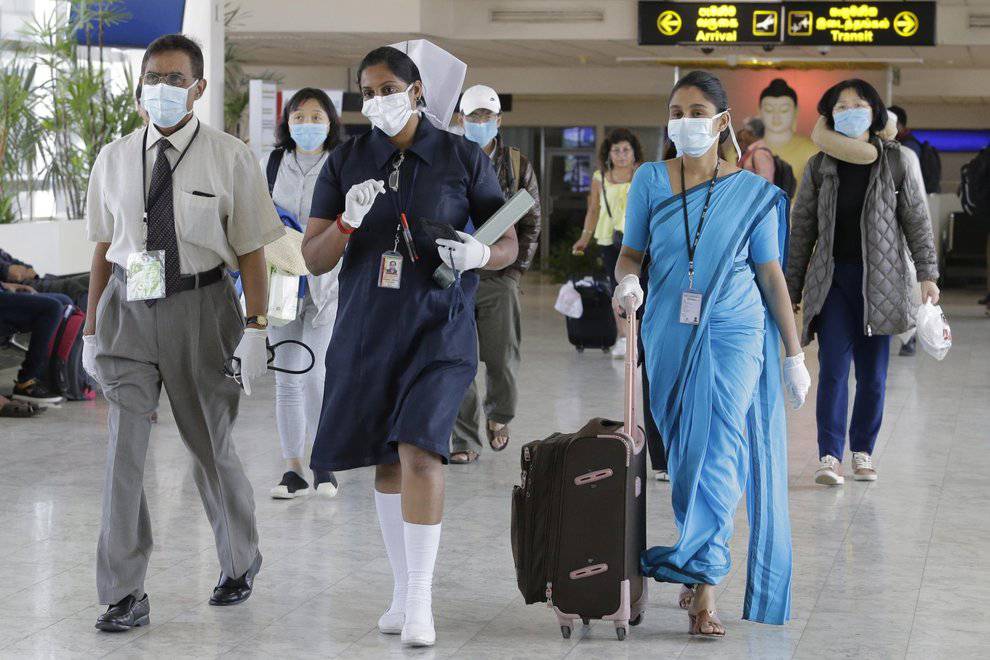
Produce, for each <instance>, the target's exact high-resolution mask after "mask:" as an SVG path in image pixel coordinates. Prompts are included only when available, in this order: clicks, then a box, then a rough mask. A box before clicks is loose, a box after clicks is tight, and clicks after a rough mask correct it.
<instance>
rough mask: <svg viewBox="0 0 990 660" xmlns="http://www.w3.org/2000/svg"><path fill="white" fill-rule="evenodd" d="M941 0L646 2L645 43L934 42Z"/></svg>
mask: <svg viewBox="0 0 990 660" xmlns="http://www.w3.org/2000/svg"><path fill="white" fill-rule="evenodd" d="M935 5H936V3H935V2H783V3H780V2H778V3H763V2H734V3H716V2H640V3H639V44H640V45H641V46H670V45H677V44H684V45H702V46H708V45H711V46H717V45H734V44H762V45H766V44H775V45H778V44H779V45H786V46H934V45H935Z"/></svg>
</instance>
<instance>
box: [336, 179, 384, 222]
mask: <svg viewBox="0 0 990 660" xmlns="http://www.w3.org/2000/svg"><path fill="white" fill-rule="evenodd" d="M383 192H385V182H384V181H378V180H376V179H368V180H367V181H362V182H361V183H355V184H354V185H353V186H351V189H350V190H348V191H347V195H346V196H345V197H344V214H343V216H342V217H341V220H342V221H343V222H344V223H345V224H346V225H347V226H348V227H351V228H352V229H357V228H358V227H360V226H361V223H362V222H364V216H366V215H367V214H368V211H370V210H371V205H372V204H374V203H375V199H376V198H377V197H378V195H380V194H381V193H383Z"/></svg>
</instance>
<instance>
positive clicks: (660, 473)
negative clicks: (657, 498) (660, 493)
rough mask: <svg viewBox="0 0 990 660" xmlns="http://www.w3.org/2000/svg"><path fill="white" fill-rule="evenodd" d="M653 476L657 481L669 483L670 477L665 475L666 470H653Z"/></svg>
mask: <svg viewBox="0 0 990 660" xmlns="http://www.w3.org/2000/svg"><path fill="white" fill-rule="evenodd" d="M653 476H654V477H656V480H657V481H670V475H669V474H667V471H666V470H654V471H653Z"/></svg>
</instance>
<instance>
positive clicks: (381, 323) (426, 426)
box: [303, 46, 518, 646]
mask: <svg viewBox="0 0 990 660" xmlns="http://www.w3.org/2000/svg"><path fill="white" fill-rule="evenodd" d="M434 48H435V47H434ZM437 50H439V49H437ZM441 52H442V51H441ZM444 55H446V53H444ZM447 57H449V55H447ZM445 78H449V76H443V75H441V76H438V77H436V78H433V79H434V80H439V79H445ZM358 83H359V85H360V87H361V92H362V94H363V96H364V107H363V108H362V113H363V114H364V115H365V116H366V117H368V118H369V119H370V120H371V123H372V124H373V126H374V128H373V129H372V130H371V131H370V132H368V133H366V134H365V135H362V136H360V137H356V138H354V139H352V140H349V141H347V142H346V143H344V144H343V145H341V147H339V148H338V149H337V150H335V151H334V152H333V153H332V154H331V155H330V159H329V160H328V162H327V164H326V166H325V167H324V169H323V172H322V173H321V174H320V179H319V182H318V183H317V186H316V192H315V194H314V197H313V207H312V210H311V212H310V214H311V216H312V217H311V218H310V221H309V226H308V227H307V229H306V237H305V239H304V243H303V255H304V256H305V258H306V263H307V265H308V266H309V268H310V270H311V271H312V272H314V273H323V272H327V271H329V270H330V269H331V268H333V267H335V266H336V265H337V263H338V262H339V261H342V262H343V265H342V267H341V271H340V308H339V311H338V317H337V324H336V326H335V328H334V334H333V338H332V339H331V342H330V348H329V351H328V353H327V365H326V366H327V374H328V378H327V383H326V389H325V392H324V400H323V412H322V413H321V416H320V425H319V429H318V432H317V436H316V442H315V445H314V447H313V458H312V466H313V468H314V469H321V470H347V469H351V468H356V467H364V466H369V465H374V466H376V467H375V470H376V472H375V504H376V507H377V510H378V517H379V523H380V525H381V529H382V537H383V539H384V541H385V549H386V552H387V554H388V558H389V562H390V563H391V566H392V572H393V576H394V578H395V583H394V588H393V592H392V602H391V605H390V607H389V608H388V610H387V611H386V612H385V613H384V614H383V615H382V616H381V618H380V619H379V621H378V628H379V630H380V631H381V632H383V633H390V634H399V633H401V635H402V641H403V643H404V644H406V645H411V646H432V645H433V644H434V641H435V639H436V633H435V631H434V626H433V615H432V605H431V602H432V595H431V584H432V579H433V568H434V562H435V560H436V555H437V549H438V547H439V543H440V519H441V515H442V512H443V496H444V475H443V470H442V466H443V464H444V463H446V462H447V461H448V458H449V456H448V452H449V443H450V434H451V431H452V430H453V426H454V420H455V418H456V417H457V411H458V409H459V407H460V403H461V401H462V400H463V398H464V395H465V393H466V392H467V388H468V386H469V385H470V383H471V381H472V379H473V378H474V375H475V372H476V371H477V366H478V365H477V332H476V329H475V322H474V310H473V300H474V294H475V290H476V289H477V286H478V276H477V274H476V273H475V272H474V271H476V270H479V269H490V270H499V269H501V268H505V267H506V266H508V265H509V264H511V263H512V262H513V261H514V260H515V259H516V256H517V250H518V247H517V242H516V236H515V231H514V230H511V229H510V230H509V232H508V233H507V234H506V235H505V236H504V237H503V238H502V239H500V240H499V241H497V242H496V243H495V244H494V245H492V246H490V247H489V246H487V245H483V244H482V243H480V242H478V241H477V240H476V239H474V238H473V237H472V236H469V235H468V234H465V233H463V232H462V231H460V230H463V229H464V227H465V226H466V225H467V222H468V219H469V218H470V219H471V220H472V221H473V223H474V224H475V225H476V226H479V225H481V224H482V223H483V222H484V221H485V220H487V219H488V218H489V217H490V216H491V215H492V214H493V213H494V212H495V211H496V210H498V208H499V207H500V206H501V205H502V204H503V202H504V198H503V195H502V189H501V187H500V186H499V182H498V180H497V178H496V176H495V170H494V169H493V167H492V165H491V161H490V159H489V158H488V156H486V155H485V153H484V152H483V151H481V149H480V148H479V147H478V145H477V144H475V143H473V142H470V141H468V140H464V139H463V138H461V137H460V136H458V135H454V134H453V133H448V132H446V131H445V130H441V129H440V128H437V126H435V125H434V124H433V123H432V122H433V121H436V122H437V123H438V124H440V125H441V126H446V123H447V122H449V118H450V113H451V112H452V111H453V107H454V104H455V102H456V94H457V92H459V90H460V84H459V83H458V85H457V89H455V90H452V91H451V93H450V95H449V96H450V98H446V96H447V95H445V94H443V93H442V91H441V90H438V89H432V90H431V89H424V84H423V76H422V75H421V74H420V69H419V67H418V66H417V63H415V62H414V61H413V60H412V59H411V58H410V57H409V56H408V55H406V54H405V53H403V52H402V51H400V50H398V49H396V48H393V47H390V46H387V47H383V48H378V49H376V50H374V51H372V52H370V53H369V54H368V55H367V56H365V58H364V60H363V61H362V62H361V65H360V67H359V69H358ZM431 95H432V96H431ZM424 97H425V98H426V99H427V100H426V101H424ZM430 104H433V105H432V106H431V105H430ZM444 115H446V116H444ZM455 230H456V233H455ZM444 236H446V238H443V237H444ZM438 237H439V238H438ZM441 260H442V262H443V263H446V264H447V265H448V266H449V267H451V268H452V269H453V270H454V271H455V272H456V273H457V282H456V283H455V284H454V285H452V286H450V287H449V288H442V287H441V286H439V285H438V284H437V283H436V282H435V281H434V279H433V277H432V276H433V273H434V271H435V270H436V268H437V267H439V266H440V264H441V263H442V262H441Z"/></svg>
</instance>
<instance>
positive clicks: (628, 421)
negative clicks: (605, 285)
mask: <svg viewBox="0 0 990 660" xmlns="http://www.w3.org/2000/svg"><path fill="white" fill-rule="evenodd" d="M631 302H632V297H631V296H630V297H629V298H627V299H626V303H627V304H626V305H625V308H626V309H630V308H631V307H632V304H630V303H631ZM625 366H626V388H625V389H626V406H625V417H624V418H623V420H622V421H623V427H622V430H623V431H624V432H625V433H626V435H628V436H629V437H630V438H636V437H637V436H638V434H637V420H636V370H637V369H638V368H639V333H638V327H637V323H636V314H635V313H632V314H628V313H627V314H626V365H625Z"/></svg>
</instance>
